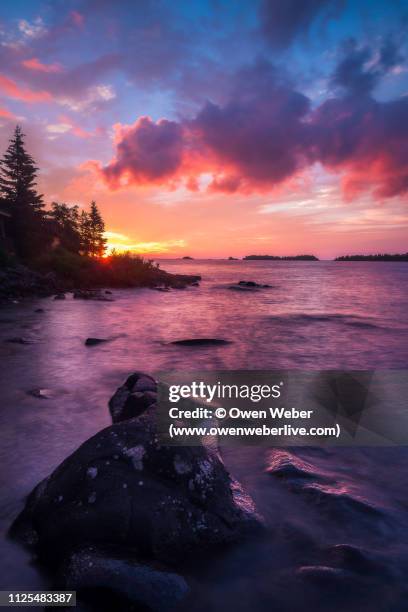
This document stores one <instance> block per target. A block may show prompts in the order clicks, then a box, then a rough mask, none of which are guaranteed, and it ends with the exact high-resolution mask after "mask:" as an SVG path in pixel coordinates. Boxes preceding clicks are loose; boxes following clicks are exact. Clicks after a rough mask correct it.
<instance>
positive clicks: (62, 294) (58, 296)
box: [54, 293, 66, 300]
mask: <svg viewBox="0 0 408 612" xmlns="http://www.w3.org/2000/svg"><path fill="white" fill-rule="evenodd" d="M65 299H66V295H65V293H57V295H55V296H54V300H65Z"/></svg>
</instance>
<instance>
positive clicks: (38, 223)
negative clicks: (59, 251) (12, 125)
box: [0, 126, 46, 259]
mask: <svg viewBox="0 0 408 612" xmlns="http://www.w3.org/2000/svg"><path fill="white" fill-rule="evenodd" d="M37 171H38V168H37V166H36V165H35V162H34V160H33V158H32V157H31V155H29V154H28V153H27V151H26V149H25V143H24V134H23V132H22V130H21V128H20V126H16V129H15V131H14V136H13V138H12V139H11V140H10V143H9V146H8V148H7V151H6V153H5V155H4V157H3V158H2V159H1V160H0V195H1V197H2V198H3V199H4V200H5V201H6V203H7V205H8V208H9V210H10V213H11V225H12V231H13V240H14V246H15V249H16V252H17V255H19V256H20V257H22V258H23V259H30V258H33V257H35V256H37V255H39V254H40V253H41V252H42V251H43V250H44V240H45V236H46V231H45V219H44V212H43V208H44V203H43V200H42V195H39V194H38V193H37V190H36V177H37Z"/></svg>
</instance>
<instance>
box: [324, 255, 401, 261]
mask: <svg viewBox="0 0 408 612" xmlns="http://www.w3.org/2000/svg"><path fill="white" fill-rule="evenodd" d="M334 261H408V253H394V254H389V253H376V254H374V255H342V256H341V257H336V259H335V260H334Z"/></svg>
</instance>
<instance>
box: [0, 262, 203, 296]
mask: <svg viewBox="0 0 408 612" xmlns="http://www.w3.org/2000/svg"><path fill="white" fill-rule="evenodd" d="M200 280H201V277H200V276H198V275H186V274H170V273H169V272H166V271H165V270H160V269H158V268H157V269H153V270H152V271H151V274H150V275H149V276H148V277H145V278H143V281H140V282H139V281H138V279H137V278H135V279H134V282H132V283H126V285H121V284H120V283H115V282H112V281H111V279H109V281H108V282H106V283H104V282H103V278H102V279H99V280H98V283H95V282H94V281H93V280H91V279H89V280H88V281H87V282H86V284H85V285H83V286H79V287H78V286H76V285H74V284H73V283H72V282H70V281H67V280H66V279H64V278H61V277H59V276H58V275H56V274H55V273H54V272H49V273H47V274H42V273H40V272H37V271H35V270H31V269H30V268H28V267H26V266H23V265H16V266H12V267H6V268H2V269H0V303H1V302H7V301H9V300H16V299H17V300H18V299H23V298H27V297H47V296H51V295H56V296H60V297H59V298H58V299H63V298H62V295H63V294H65V293H66V292H73V293H74V297H76V298H79V299H98V298H97V296H98V295H100V289H101V288H104V287H111V288H113V287H114V288H116V289H121V288H129V287H148V288H151V289H160V290H163V291H168V290H170V289H185V288H186V287H188V286H189V285H194V286H197V285H198V283H199V281H200ZM105 301H108V300H107V298H105Z"/></svg>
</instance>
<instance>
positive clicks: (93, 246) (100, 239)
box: [87, 201, 106, 257]
mask: <svg viewBox="0 0 408 612" xmlns="http://www.w3.org/2000/svg"><path fill="white" fill-rule="evenodd" d="M87 226H88V227H87V230H88V232H87V233H88V236H87V237H88V240H89V243H88V255H90V256H91V257H103V256H104V254H105V251H106V238H105V223H104V221H103V219H102V215H101V213H100V212H99V209H98V207H97V205H96V202H95V201H92V202H91V210H90V212H89V214H88V222H87Z"/></svg>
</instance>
